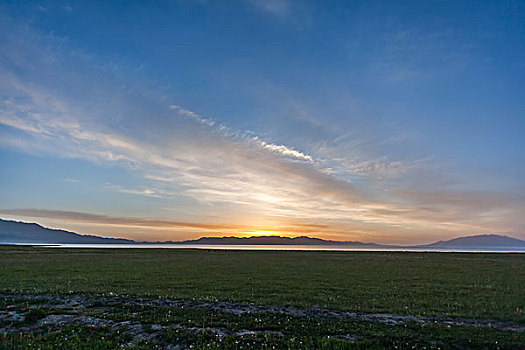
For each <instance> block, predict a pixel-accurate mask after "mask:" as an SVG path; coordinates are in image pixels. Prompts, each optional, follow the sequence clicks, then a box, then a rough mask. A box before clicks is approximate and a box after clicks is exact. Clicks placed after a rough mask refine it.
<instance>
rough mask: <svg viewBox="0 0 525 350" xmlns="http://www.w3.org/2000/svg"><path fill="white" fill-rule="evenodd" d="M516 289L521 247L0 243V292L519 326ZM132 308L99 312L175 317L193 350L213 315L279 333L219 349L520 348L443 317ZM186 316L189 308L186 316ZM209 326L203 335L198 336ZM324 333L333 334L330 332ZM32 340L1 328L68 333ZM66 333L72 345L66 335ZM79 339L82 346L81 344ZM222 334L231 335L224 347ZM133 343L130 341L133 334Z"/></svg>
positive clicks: (521, 298)
mask: <svg viewBox="0 0 525 350" xmlns="http://www.w3.org/2000/svg"><path fill="white" fill-rule="evenodd" d="M524 291H525V255H522V254H472V253H401V252H301V251H288V252H284V251H206V250H162V249H106V250H104V249H51V248H29V247H8V246H3V247H1V248H0V292H1V293H2V294H3V295H4V296H5V297H4V298H7V297H6V296H7V295H10V298H15V297H13V295H27V294H37V295H49V294H57V293H58V294H67V295H90V296H98V297H103V296H108V295H109V296H120V297H122V296H130V297H131V296H134V297H137V296H140V297H147V298H167V299H171V300H194V301H206V302H225V301H227V302H236V303H252V304H256V305H276V306H294V307H297V308H311V307H313V308H323V309H333V310H345V311H355V312H359V313H392V314H396V315H423V316H426V317H440V318H452V319H469V320H496V321H500V322H510V323H513V324H517V325H521V326H522V325H523V323H524V321H525V315H524V309H525V292H524ZM15 299H16V298H15ZM15 299H13V300H14V301H11V302H8V303H6V306H5V307H6V308H7V307H8V306H9V305H11V306H12V307H14V306H13V305H18V306H16V307H14V309H13V310H19V312H20V314H24V315H26V314H27V313H28V312H29V311H30V309H31V310H34V309H35V308H30V307H29V304H28V301H27V300H26V301H23V300H18V301H17V300H15ZM104 300H105V299H104ZM106 302H107V301H106ZM13 303H14V304H13ZM7 304H9V305H7ZM17 307H18V308H19V309H17ZM130 307H131V308H132V307H133V304H131V305H127V306H122V305H120V304H118V305H113V306H112V309H111V310H112V311H111V312H107V308H106V309H104V310H106V311H104V312H103V313H104V318H110V319H121V318H122V315H123V314H124V315H128V316H127V317H128V318H129V317H131V316H129V315H131V314H136V315H138V316H133V317H131V318H133V319H134V320H135V321H137V322H141V323H144V322H145V323H146V324H152V323H159V324H165V325H167V324H169V323H170V322H171V323H173V322H175V323H177V324H179V325H182V328H181V329H179V328H177V332H178V331H181V332H183V333H184V332H186V333H187V334H186V333H184V334H186V335H184V336H181V337H182V338H184V340H183V341H181V340H180V339H179V340H178V341H179V342H181V344H190V343H191V344H192V345H194V346H197V347H202V348H207V347H209V346H211V345H210V344H215V343H216V342H214V341H212V340H213V339H215V338H213V337H216V336H217V334H215V333H216V332H215V331H213V329H214V328H213V327H217V324H219V325H220V326H221V327H223V328H225V329H228V330H232V329H248V330H251V331H253V330H254V329H255V330H261V329H266V330H268V329H270V330H276V331H278V332H280V333H272V332H270V333H268V332H266V333H264V332H263V333H261V334H259V333H257V334H252V333H249V334H247V335H243V334H240V335H239V334H237V333H235V334H233V333H232V334H229V335H227V336H225V337H224V339H223V338H221V341H222V342H221V343H219V344H220V346H222V348H228V347H230V348H237V347H239V346H240V345H239V344H241V345H242V344H244V345H243V346H244V347H247V348H250V344H252V343H250V342H253V344H252V345H251V346H252V347H253V348H258V347H264V346H266V347H268V348H271V346H276V348H281V347H284V348H339V347H342V348H359V347H361V348H369V347H378V348H381V347H385V346H386V347H397V348H405V347H406V348H409V347H413V346H416V347H418V346H419V347H423V346H424V347H426V348H432V347H436V348H454V347H458V348H459V347H461V346H466V347H467V348H469V347H480V348H499V347H501V348H505V347H507V348H520V347H522V346H523V348H525V343H523V333H522V332H519V331H504V330H501V329H500V330H497V329H481V328H479V327H473V326H461V325H454V326H450V325H447V324H445V323H442V322H441V323H440V322H437V323H435V324H433V325H432V324H431V325H426V324H419V323H417V322H415V323H414V322H403V323H400V324H395V325H387V324H385V323H381V322H378V323H377V322H366V323H363V322H358V321H355V320H354V321H348V320H342V319H337V318H334V319H331V320H330V319H326V318H324V317H323V318H322V319H316V318H315V317H314V318H312V317H306V318H305V317H302V318H301V317H299V316H297V315H286V314H283V313H272V314H271V315H272V317H273V319H267V318H268V317H269V316H268V314H264V316H261V315H259V316H256V315H255V316H254V315H250V317H246V315H245V314H243V315H235V314H232V313H231V312H230V313H228V312H226V313H224V312H222V313H221V312H219V311H217V310H215V311H214V310H204V309H203V308H202V307H200V306H199V307H196V308H189V307H187V308H186V309H185V311H184V313H183V314H181V311H180V308H177V307H171V308H169V307H166V308H160V309H159V307H157V306H151V305H149V306H144V307H142V308H141V310H140V312H130V311H129V310H128V308H130ZM40 309H42V310H44V312H43V313H42V314H41V315H40V316H41V317H45V316H47V315H49V314H52V313H53V312H54V311H53V308H52V307H50V306H49V305H47V306H45V305H44V306H42V307H41V308H40ZM93 310H94V309H93ZM126 310H127V311H126ZM168 311H170V315H178V316H177V317H176V320H175V319H170V317H172V316H170V317H168V318H165V317H164V314H165V313H166V312H168ZM93 312H95V311H93ZM97 312H99V314H100V312H102V311H100V310H99V311H97ZM95 313H96V312H95ZM191 313H193V314H194V315H193V316H189V315H190V314H191ZM146 315H149V316H146ZM151 315H153V316H151ZM155 315H156V316H155ZM241 316H242V317H241ZM148 317H149V318H148ZM173 317H175V316H173ZM239 317H241V318H239ZM254 317H255V318H257V317H260V318H261V319H262V321H261V323H260V324H257V325H254V324H253V318H254ZM280 318H282V319H280ZM197 319H198V320H199V321H196V320H197ZM187 320H190V321H192V322H189V323H188V322H187ZM320 320H321V321H320ZM327 320H328V321H327ZM5 322H6V321H4V323H5ZM276 322H277V323H276ZM276 324H277V325H278V326H276ZM285 324H286V325H287V326H285ZM196 325H199V327H200V328H199V329H200V330H199V331H198V332H197V333H196V332H194V331H188V329H193V330H195V329H196V327H197V326H196ZM212 326H213V327H212ZM68 327H81V329H77V330H76V331H75V332H76V333H75V332H74V333H75V334H76V335H77V336H78V337H81V338H82V337H87V338H86V339H91V338H89V337H90V336H93V337H94V338H93V339H96V340H97V339H98V340H100V336H99V334H98V333H97V332H95V333H94V334H95V335H93V334H92V333H93V332H94V331H93V328H92V327H90V328H89V329H88V328H85V327H84V328H85V329H84V328H82V326H74V325H70V326H68ZM68 327H65V328H64V327H62V329H61V330H60V332H70V331H72V330H70V329H69V328H68ZM159 327H160V326H159ZM210 327H212V328H213V329H212V328H210ZM208 328H210V329H212V331H211V333H213V334H211V335H210V334H208V333H209V332H208V331H209V329H208ZM302 329H306V330H307V331H304V330H302ZM73 330H74V329H73ZM207 330H208V331H207ZM86 332H87V333H86ZM90 332H91V333H90ZM162 332H163V334H164V338H166V337H168V338H169V337H176V336H175V335H174V333H173V332H174V331H173V329H166V330H163V331H162ZM214 332H215V333H214ZM241 333H242V332H241ZM51 334H55V333H51ZM90 334H91V335H90ZM169 334H171V335H169ZM196 334H197V335H196ZM214 334H215V335H214ZM330 334H332V335H334V336H333V337H331V338H330V336H329V335H330ZM341 334H354V335H355V334H357V336H356V337H354V338H352V339H350V338H349V339H347V340H346V341H345V340H344V339H343V340H341V339H340V338H341V336H340V335H341ZM190 335H191V336H190ZM336 335H337V336H336ZM35 337H36V338H35ZM42 337H44V335H42V334H40V335H38V334H36V333H35V332H29V333H28V334H23V335H20V336H17V337H15V336H13V335H12V334H11V335H9V334H8V333H6V334H4V336H3V338H2V339H3V342H4V343H3V344H4V345H5V346H6V347H16V346H17V344H18V345H19V346H21V347H27V344H29V343H31V342H33V344H35V343H36V344H40V345H42V344H50V343H49V342H51V343H52V344H55V345H57V344H58V343H56V342H57V341H60V339H63V337H66V338H67V336H66V335H64V334H61V333H60V334H58V333H56V334H55V335H53V336H52V339H51V340H49V339H47V338H46V339H47V340H46V339H44V338H45V337H44V338H42ZM119 337H122V336H118V337H117V336H116V335H114V336H113V337H109V338H106V340H107V341H110V340H108V339H113V340H114V341H115V342H116V343H111V344H110V345H108V346H107V347H109V348H111V347H113V346H114V345H115V344H117V343H118V344H120V345H122V342H124V341H125V339H120V338H119ZM192 337H193V338H194V337H197V338H195V339H193V338H192ZM207 337H211V338H209V339H208V338H207ZM247 337H248V338H247ZM258 337H259V338H261V337H263V338H261V339H259V338H258ZM182 338H181V339H182ZM252 338H253V339H252ZM68 339H70V342H69V343H71V341H72V340H71V339H73V338H71V336H70V337H69V338H68ZM86 339H84V340H82V341H81V342H80V343H82V344H87V343H89V341H88V340H86ZM119 339H120V340H119ZM173 339H174V340H173V341H175V338H173ZM177 339H178V338H177ZM191 339H193V340H191ZM199 339H200V340H199ZM206 339H208V340H206ZM210 339H211V340H210ZM246 339H249V340H247V341H246ZM229 341H232V342H234V343H232V344H230V345H228V344H229V343H228V342H229ZM235 341H237V343H235ZM295 341H297V343H295ZM478 341H479V342H478ZM498 341H499V343H498ZM119 342H120V343H119ZM199 342H200V343H199ZM243 342H247V343H246V344H245V343H243ZM299 342H300V343H299ZM80 343H79V344H80ZM65 344H68V342H66V343H65ZM108 344H109V343H108ZM133 344H134V345H133V346H140V344H141V343H140V342H138V343H136V342H135V343H133ZM137 344H139V345H137ZM199 344H200V345H199ZM221 344H222V345H221ZM247 344H248V345H247ZM334 344H335V345H334ZM120 345H119V346H120ZM55 347H56V346H55ZM219 348H221V347H219Z"/></svg>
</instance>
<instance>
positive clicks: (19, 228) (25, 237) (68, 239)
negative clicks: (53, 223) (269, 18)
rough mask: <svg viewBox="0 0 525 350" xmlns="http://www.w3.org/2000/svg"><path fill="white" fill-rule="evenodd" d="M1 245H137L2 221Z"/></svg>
mask: <svg viewBox="0 0 525 350" xmlns="http://www.w3.org/2000/svg"><path fill="white" fill-rule="evenodd" d="M0 243H39V244H41V243H48V244H76V243H78V244H82V243H84V244H107V243H128V244H129V243H135V242H134V241H132V240H130V239H123V238H106V237H99V236H92V235H79V234H78V233H74V232H69V231H64V230H54V229H50V228H46V227H42V226H40V225H39V224H35V223H26V222H20V221H10V220H2V219H0Z"/></svg>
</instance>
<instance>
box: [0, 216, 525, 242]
mask: <svg viewBox="0 0 525 350" xmlns="http://www.w3.org/2000/svg"><path fill="white" fill-rule="evenodd" d="M1 243H8V244H14V243H19V244H31V243H38V244H43V243H45V244H155V243H163V244H188V245H312V246H314V245H315V246H320V245H324V246H334V245H338V246H341V245H344V246H352V247H359V248H420V249H440V248H443V249H518V248H519V249H525V241H523V240H520V239H516V238H512V237H508V236H500V235H477V236H469V237H461V238H455V239H451V240H448V241H439V242H436V243H432V244H427V245H420V246H410V247H409V246H391V245H382V244H377V243H365V242H358V241H330V240H324V239H320V238H313V237H306V236H301V237H295V238H289V237H281V236H253V237H202V238H199V239H196V240H189V241H182V242H174V241H166V242H137V241H133V240H130V239H123V238H106V237H99V236H93V235H80V234H78V233H74V232H69V231H65V230H54V229H49V228H46V227H43V226H40V225H39V224H36V223H25V222H19V221H10V220H3V219H0V244H1Z"/></svg>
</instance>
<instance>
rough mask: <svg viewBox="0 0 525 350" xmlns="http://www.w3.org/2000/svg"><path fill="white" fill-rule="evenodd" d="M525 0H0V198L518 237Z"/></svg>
mask: <svg viewBox="0 0 525 350" xmlns="http://www.w3.org/2000/svg"><path fill="white" fill-rule="evenodd" d="M524 96H525V2H523V1H456V0H454V1H399V2H398V1H309V0H302V1H293V0H266V1H263V0H238V1H234V0H232V1H206V0H200V1H197V0H195V1H192V0H180V1H79V2H74V1H44V2H38V1H0V164H1V166H0V217H1V218H4V219H14V220H20V221H26V222H38V223H40V224H42V225H44V226H47V227H53V228H63V229H68V230H72V231H75V232H79V233H89V234H98V235H102V236H107V237H125V238H131V239H136V240H149V241H163V240H174V241H178V240H185V239H195V238H198V237H202V236H251V235H277V234H278V235H282V236H290V237H295V236H302V235H307V236H315V237H320V238H325V239H333V240H345V241H365V242H377V243H388V244H421V243H430V242H433V241H436V240H445V239H451V238H455V237H460V236H466V235H475V234H503V235H509V236H512V237H516V238H521V239H525V221H524V220H523V213H525V136H524V135H525V98H524Z"/></svg>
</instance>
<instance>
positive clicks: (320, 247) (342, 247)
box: [35, 244, 525, 253]
mask: <svg viewBox="0 0 525 350" xmlns="http://www.w3.org/2000/svg"><path fill="white" fill-rule="evenodd" d="M35 245H38V246H43V247H52V248H108V249H111V248H113V249H114V248H126V249H137V248H141V249H144V248H147V249H152V248H163V249H218V250H314V251H376V252H381V251H386V252H402V251H410V252H478V253H525V249H519V248H517V249H509V248H502V249H482V248H474V249H464V248H449V249H445V248H435V249H432V248H407V247H385V248H377V247H349V246H345V245H330V246H326V245H228V244H216V245H213V244H53V245H48V244H35Z"/></svg>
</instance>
